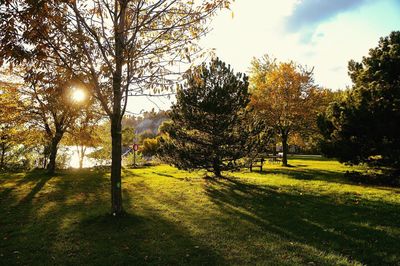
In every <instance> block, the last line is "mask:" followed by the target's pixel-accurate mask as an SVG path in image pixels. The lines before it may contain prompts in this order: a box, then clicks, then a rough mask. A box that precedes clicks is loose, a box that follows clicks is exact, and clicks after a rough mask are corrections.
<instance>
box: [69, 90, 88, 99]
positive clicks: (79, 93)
mask: <svg viewBox="0 0 400 266" xmlns="http://www.w3.org/2000/svg"><path fill="white" fill-rule="evenodd" d="M85 99H86V93H85V92H84V91H83V90H81V89H73V91H72V100H73V101H74V102H83V101H84V100H85Z"/></svg>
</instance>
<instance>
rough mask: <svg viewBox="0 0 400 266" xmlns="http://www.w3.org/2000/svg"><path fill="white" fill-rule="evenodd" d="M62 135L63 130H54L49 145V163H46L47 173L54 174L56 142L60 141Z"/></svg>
mask: <svg viewBox="0 0 400 266" xmlns="http://www.w3.org/2000/svg"><path fill="white" fill-rule="evenodd" d="M62 136H63V132H56V134H55V135H54V137H53V138H52V140H51V145H50V158H49V164H48V165H47V173H49V174H54V173H55V171H56V158H57V151H58V144H59V143H60V141H61V139H62Z"/></svg>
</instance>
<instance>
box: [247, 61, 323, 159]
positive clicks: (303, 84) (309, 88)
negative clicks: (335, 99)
mask: <svg viewBox="0 0 400 266" xmlns="http://www.w3.org/2000/svg"><path fill="white" fill-rule="evenodd" d="M250 84H251V85H250V88H251V90H250V91H251V94H252V96H251V106H252V107H253V108H254V112H255V113H256V115H257V116H258V119H259V120H260V121H264V122H265V124H266V125H267V129H269V128H270V127H272V128H273V129H274V131H275V133H276V134H277V135H278V136H279V137H280V139H281V143H282V148H283V160H282V164H283V165H284V166H287V165H288V162H287V153H288V139H289V136H290V134H291V133H292V132H302V131H306V130H312V129H313V128H316V118H317V113H318V111H320V110H321V106H320V105H321V100H320V99H321V95H322V94H321V91H320V90H319V88H318V87H317V86H315V85H314V82H313V75H312V71H307V70H306V69H305V68H303V67H301V66H298V65H296V64H295V63H294V62H288V63H277V62H276V60H272V59H271V58H269V57H268V56H265V57H263V58H262V59H260V60H258V59H254V60H253V62H252V69H251V76H250Z"/></svg>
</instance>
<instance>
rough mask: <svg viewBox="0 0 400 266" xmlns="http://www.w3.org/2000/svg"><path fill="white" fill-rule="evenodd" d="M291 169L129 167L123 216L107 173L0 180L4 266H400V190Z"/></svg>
mask: <svg viewBox="0 0 400 266" xmlns="http://www.w3.org/2000/svg"><path fill="white" fill-rule="evenodd" d="M289 162H290V164H291V165H292V166H293V167H290V168H282V167H280V166H278V165H271V164H266V167H265V168H264V169H265V171H264V172H263V173H257V172H253V173H249V172H248V171H243V172H238V173H224V174H225V176H226V178H225V179H213V178H205V174H204V173H202V172H193V173H188V172H185V171H179V170H177V169H175V168H172V167H169V166H164V165H162V166H155V167H149V168H142V169H126V170H124V172H123V198H124V207H125V210H126V211H127V213H128V214H127V215H126V216H125V217H122V218H120V219H116V218H114V217H110V216H109V215H107V212H108V211H109V198H110V196H109V175H108V174H107V173H105V172H101V171H91V170H82V171H78V170H69V171H64V172H61V173H59V174H57V175H55V176H53V177H50V176H47V175H45V174H44V173H43V172H41V171H33V172H29V173H19V174H1V175H0V265H14V264H21V265H60V264H61V265H65V264H68V265H138V264H156V265H178V264H187V265H206V264H207V265H212V264H219V265H228V264H229V265H231V264H236V265H243V264H251V265H298V264H301V265H361V264H367V265H400V249H399V248H400V189H395V188H386V187H372V186H363V185H358V184H351V183H349V182H346V180H344V179H343V178H342V175H343V173H344V172H345V171H346V170H348V168H347V167H346V166H342V165H340V164H339V163H337V162H335V161H331V160H326V159H315V158H302V159H293V160H290V161H289Z"/></svg>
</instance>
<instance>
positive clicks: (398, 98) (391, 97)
mask: <svg viewBox="0 0 400 266" xmlns="http://www.w3.org/2000/svg"><path fill="white" fill-rule="evenodd" d="M349 75H350V77H351V79H352V81H353V87H352V89H351V90H349V91H348V92H347V93H346V95H345V97H344V98H343V99H342V100H339V101H336V102H335V103H333V104H332V105H331V106H330V107H329V108H328V109H327V111H326V112H325V114H324V115H323V116H321V117H320V118H319V128H320V130H321V132H322V133H323V135H324V137H325V138H324V141H323V142H322V144H321V146H322V150H323V152H324V153H325V154H326V155H328V156H332V157H336V158H338V159H339V160H340V161H341V162H346V163H350V164H359V163H368V164H371V165H380V166H390V167H395V168H397V169H399V168H400V138H399V136H400V123H399V121H400V32H399V31H396V32H392V33H391V34H390V35H389V36H388V37H385V38H381V39H380V41H379V44H378V46H377V47H376V48H373V49H370V51H369V54H368V56H365V57H363V59H362V61H361V62H355V61H350V62H349Z"/></svg>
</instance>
